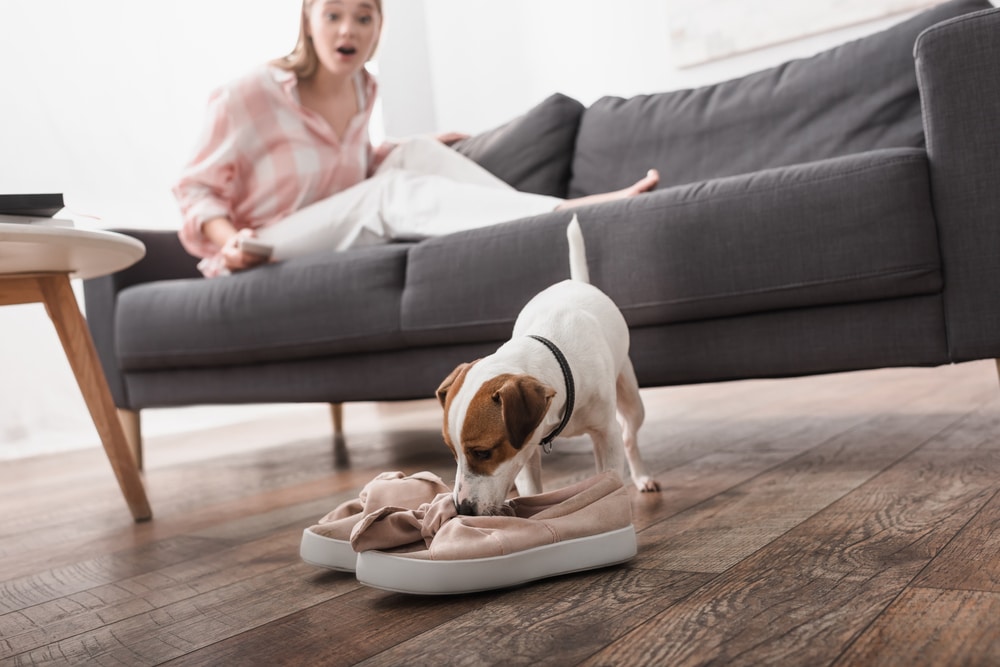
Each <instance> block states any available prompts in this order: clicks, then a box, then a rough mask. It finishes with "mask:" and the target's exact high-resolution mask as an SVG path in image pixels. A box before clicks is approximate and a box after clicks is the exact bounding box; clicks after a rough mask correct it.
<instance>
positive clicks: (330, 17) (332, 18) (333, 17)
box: [326, 14, 340, 22]
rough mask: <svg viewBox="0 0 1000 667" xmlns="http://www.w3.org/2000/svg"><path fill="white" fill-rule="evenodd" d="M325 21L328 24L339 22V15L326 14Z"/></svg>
mask: <svg viewBox="0 0 1000 667" xmlns="http://www.w3.org/2000/svg"><path fill="white" fill-rule="evenodd" d="M326 20H327V21H330V22H333V21H339V20H340V14H327V15H326Z"/></svg>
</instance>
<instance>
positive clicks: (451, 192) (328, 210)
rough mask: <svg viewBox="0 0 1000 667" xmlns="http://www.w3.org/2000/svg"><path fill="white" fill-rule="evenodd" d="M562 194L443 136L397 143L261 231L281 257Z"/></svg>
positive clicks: (538, 209) (452, 226)
mask: <svg viewBox="0 0 1000 667" xmlns="http://www.w3.org/2000/svg"><path fill="white" fill-rule="evenodd" d="M562 202H563V200H562V199H559V198H557V197H548V196H545V195H536V194H530V193H525V192H518V191H517V190H515V189H514V188H512V187H511V186H509V185H507V184H506V183H504V182H503V181H501V180H500V179H499V178H497V177H496V176H494V175H493V174H491V173H489V172H488V171H486V170H485V169H483V168H482V167H480V166H479V165H478V164H476V163H475V162H473V161H472V160H470V159H468V158H466V157H465V156H463V155H461V154H460V153H458V152H457V151H455V150H452V149H451V148H448V147H447V146H445V145H443V144H441V143H440V142H439V141H437V140H436V139H430V138H422V137H421V138H415V139H411V140H409V141H407V142H405V143H403V144H401V145H399V146H397V147H396V148H395V149H394V150H393V151H392V152H391V153H389V156H388V157H387V158H386V160H385V162H383V163H382V165H380V166H379V168H378V170H377V171H376V172H375V174H374V175H373V176H372V177H371V178H368V179H365V180H364V181H362V182H361V183H358V184H357V185H355V186H353V187H351V188H348V189H347V190H344V191H342V192H338V193H337V194H335V195H332V196H331V197H328V198H326V199H323V200H320V201H318V202H316V203H314V204H311V205H309V206H306V207H305V208H303V209H301V210H299V211H296V212H295V213H293V214H292V215H290V216H288V217H287V218H285V219H284V220H282V221H280V222H278V223H276V224H274V225H271V226H269V227H265V228H263V229H260V230H258V232H257V236H258V237H259V238H260V240H261V241H264V242H265V243H269V244H271V245H272V246H274V252H273V254H272V258H273V259H274V260H284V259H291V258H293V257H299V256H301V255H305V254H308V253H310V252H315V251H317V250H320V249H323V248H333V249H336V250H344V249H346V248H351V247H355V246H360V245H370V244H374V243H388V242H389V241H392V240H393V239H411V238H426V237H428V236H440V235H443V234H450V233H452V232H458V231H463V230H467V229H476V228H479V227H486V226H487V225H493V224H496V223H499V222H504V221H507V220H516V219H517V218H524V217H528V216H532V215H539V214H541V213H547V212H549V211H552V210H554V209H555V208H556V207H557V206H558V205H559V204H561V203H562Z"/></svg>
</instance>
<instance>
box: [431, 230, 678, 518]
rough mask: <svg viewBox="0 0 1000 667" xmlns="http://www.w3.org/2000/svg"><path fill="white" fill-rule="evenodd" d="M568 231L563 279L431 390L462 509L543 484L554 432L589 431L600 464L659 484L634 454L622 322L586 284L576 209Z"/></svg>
mask: <svg viewBox="0 0 1000 667" xmlns="http://www.w3.org/2000/svg"><path fill="white" fill-rule="evenodd" d="M566 235H567V239H568V240H569V261H570V279H569V280H564V281H562V282H560V283H556V284H555V285H552V286H551V287H548V288H546V289H544V290H542V291H541V292H539V293H538V294H536V295H535V296H534V297H533V298H532V299H531V300H530V301H529V302H528V304H527V305H526V306H525V307H524V308H523V309H522V310H521V312H520V314H519V315H518V316H517V320H516V321H515V323H514V331H513V335H512V337H511V339H510V340H509V341H507V342H506V343H504V344H503V345H502V346H500V348H498V349H497V351H496V352H494V353H493V354H491V355H489V356H487V357H483V358H482V359H477V360H476V361H473V362H470V363H464V364H460V365H459V366H458V367H457V368H455V370H454V371H452V372H451V374H450V375H448V377H447V378H445V380H444V381H443V382H442V383H441V386H439V387H438V389H437V398H438V400H439V401H440V402H441V406H442V408H443V409H444V422H443V426H442V433H443V435H444V440H445V443H446V444H447V445H448V447H449V448H450V449H451V451H452V453H453V454H454V455H455V460H456V461H457V462H458V470H457V472H456V474H455V488H454V496H455V504H456V506H457V507H458V511H459V513H460V514H466V515H488V514H502V513H504V511H505V509H504V508H505V504H504V502H505V500H506V499H507V495H508V493H509V492H510V490H511V489H512V488H513V487H514V486H515V485H516V488H517V491H518V493H519V494H521V495H534V494H538V493H541V492H542V478H541V453H542V450H543V449H546V451H547V448H548V447H550V446H551V442H552V440H553V439H554V438H555V436H556V435H559V434H561V435H565V436H574V435H581V434H584V433H586V434H589V435H590V437H591V440H592V441H593V446H594V458H595V461H596V464H597V470H598V472H604V471H608V470H615V471H617V472H619V473H620V474H622V476H623V477H624V472H625V471H624V467H625V460H626V459H627V460H628V465H629V469H630V471H631V474H632V480H633V482H634V484H635V485H636V487H638V489H639V490H640V491H658V490H659V488H660V487H659V484H658V483H657V482H656V481H655V480H653V479H652V478H651V477H650V476H649V474H648V473H647V472H646V467H645V464H644V463H643V461H642V459H641V457H640V456H639V448H638V442H637V440H636V435H637V431H638V430H639V427H640V426H641V425H642V421H643V419H644V418H645V409H644V407H643V404H642V397H641V396H640V395H639V384H638V382H637V381H636V377H635V371H634V369H633V368H632V362H631V361H630V359H629V356H628V350H629V332H628V326H627V325H626V324H625V318H624V317H623V316H622V314H621V311H620V310H618V307H617V306H616V305H615V303H614V302H613V301H612V300H611V299H610V298H609V297H608V296H607V295H606V294H604V293H603V292H602V291H601V290H599V289H598V288H597V287H594V286H593V285H591V284H590V276H589V272H588V270H587V258H586V249H585V247H584V241H583V232H582V231H581V229H580V224H579V221H578V220H577V218H576V215H574V216H573V219H572V220H571V221H570V223H569V226H568V227H567V230H566ZM618 414H620V416H621V423H619V421H618V419H617V415H618Z"/></svg>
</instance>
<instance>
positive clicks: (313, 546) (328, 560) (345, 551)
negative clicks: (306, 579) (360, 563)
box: [299, 528, 358, 572]
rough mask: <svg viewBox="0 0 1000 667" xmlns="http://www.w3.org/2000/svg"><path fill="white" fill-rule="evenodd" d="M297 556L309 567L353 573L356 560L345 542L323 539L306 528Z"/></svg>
mask: <svg viewBox="0 0 1000 667" xmlns="http://www.w3.org/2000/svg"><path fill="white" fill-rule="evenodd" d="M299 556H301V557H302V560H304V561H305V562H307V563H309V564H310V565H315V566H317V567H325V568H327V569H330V570H337V571H339V572H354V570H355V569H356V567H357V565H356V563H357V560H358V554H357V553H355V551H354V549H352V548H351V543H350V542H348V541H347V540H335V539H333V538H332V537H323V536H322V535H319V534H317V533H314V532H312V531H311V530H309V529H308V528H306V529H305V530H303V531H302V544H301V545H300V546H299Z"/></svg>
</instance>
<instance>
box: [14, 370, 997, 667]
mask: <svg viewBox="0 0 1000 667" xmlns="http://www.w3.org/2000/svg"><path fill="white" fill-rule="evenodd" d="M643 398H644V401H645V403H646V409H647V422H646V424H645V425H644V427H643V429H642V430H641V432H640V440H641V443H642V448H643V450H644V453H645V458H646V460H647V462H648V464H649V467H650V469H651V470H652V471H654V472H655V475H656V477H657V479H658V480H659V481H660V482H661V484H662V486H663V491H662V492H661V493H659V494H639V493H637V492H634V491H633V492H631V493H630V498H631V502H632V509H633V523H634V524H635V526H636V529H637V531H638V537H639V545H640V551H639V554H638V556H637V557H636V558H635V559H633V560H632V561H631V562H630V563H628V564H626V565H623V566H618V567H612V568H608V569H605V570H598V571H594V572H589V573H580V574H575V575H570V576H565V577H558V578H553V579H550V580H544V581H540V582H536V583H534V584H530V585H526V586H521V587H518V588H514V589H510V590H503V591H492V592H488V593H481V594H476V595H463V596H453V597H419V596H406V595H401V594H393V593H386V592H383V591H378V590H375V589H370V588H367V587H364V586H361V585H359V584H358V583H357V582H356V581H355V580H354V578H353V576H351V575H349V574H342V573H333V572H326V571H323V570H319V569H317V568H314V567H312V566H309V565H307V564H305V563H302V562H301V561H300V560H299V557H298V542H299V539H300V536H301V533H302V530H303V529H304V528H305V527H307V526H308V525H310V524H311V523H313V522H314V521H315V520H316V519H317V518H318V517H320V516H322V515H323V514H324V513H326V511H328V510H329V509H331V508H332V507H334V506H335V505H337V504H339V503H340V502H342V501H344V500H347V499H350V498H352V497H354V496H356V495H357V492H358V490H359V489H360V488H361V486H363V485H364V483H365V482H367V481H368V480H369V479H371V478H372V477H373V476H374V475H375V474H377V473H378V472H381V471H383V470H403V471H404V472H414V471H416V470H422V469H427V470H431V471H434V472H436V473H438V474H440V475H441V476H442V477H444V478H445V479H446V480H448V481H450V480H451V478H452V476H453V466H454V463H453V462H452V460H451V457H450V454H449V452H448V451H447V449H446V448H445V447H444V445H443V444H442V442H441V436H440V408H439V406H438V405H437V403H436V402H435V401H433V400H428V401H418V402H410V403H401V404H393V405H372V404H365V405H360V406H352V405H348V406H346V409H345V429H346V434H347V443H348V447H347V455H346V458H345V456H344V453H343V452H340V453H339V454H338V453H337V452H336V451H335V448H334V446H333V443H332V440H331V437H330V434H329V416H328V415H329V409H328V407H327V406H315V407H316V411H315V414H312V413H309V415H308V416H306V417H305V418H303V416H302V415H301V414H298V415H295V416H281V415H275V416H272V417H269V418H261V419H257V420H250V421H248V422H247V423H245V424H239V425H235V426H230V427H226V428H213V429H206V430H204V431H200V432H194V433H189V434H185V435H177V436H162V437H159V438H152V439H150V441H149V442H148V443H147V449H146V466H147V471H146V473H145V482H146V486H147V490H148V492H149V497H150V501H151V503H152V505H153V510H154V514H155V519H154V520H153V521H152V522H149V523H146V524H134V523H132V521H131V520H130V517H129V514H128V511H127V508H126V507H125V504H124V502H123V501H122V498H121V495H120V492H119V491H118V488H117V484H116V483H115V480H114V477H113V475H112V473H111V469H110V466H109V465H108V464H107V461H106V460H105V459H104V458H103V452H102V451H101V450H100V449H97V448H95V449H92V450H90V449H88V450H82V451H76V452H66V453H62V454H56V455H50V456H44V457H37V458H34V459H24V460H19V461H6V462H3V463H0V507H2V509H3V512H0V667H6V666H8V665H9V666H13V665H41V664H45V665H160V664H170V665H304V664H308V665H353V664H367V665H419V664H442V665H445V664H446V665H519V664H523V665H539V664H545V665H576V664H587V665H710V664H715V665H765V664H766V665H810V666H812V665H928V666H930V665H935V666H936V665H997V664H1000V622H997V621H996V619H997V618H1000V555H998V554H1000V384H998V382H997V377H996V368H995V365H994V363H993V362H991V361H987V362H975V363H969V364H962V365H958V366H950V367H942V368H935V369H892V370H882V371H871V372H862V373H844V374H836V375H830V376H821V377H814V378H799V379H787V380H767V381H748V382H731V383H721V384H714V385H699V386H692V387H674V388H662V389H653V390H644V392H643ZM592 472H593V461H592V455H591V451H590V447H589V442H588V441H587V439H586V438H573V439H569V440H561V441H558V442H557V446H556V450H555V451H554V453H553V454H551V455H550V456H548V457H545V460H544V476H545V480H546V485H547V486H548V487H553V486H559V485H562V484H566V483H569V482H571V481H574V480H578V479H582V478H585V477H587V476H589V475H590V474H592Z"/></svg>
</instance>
